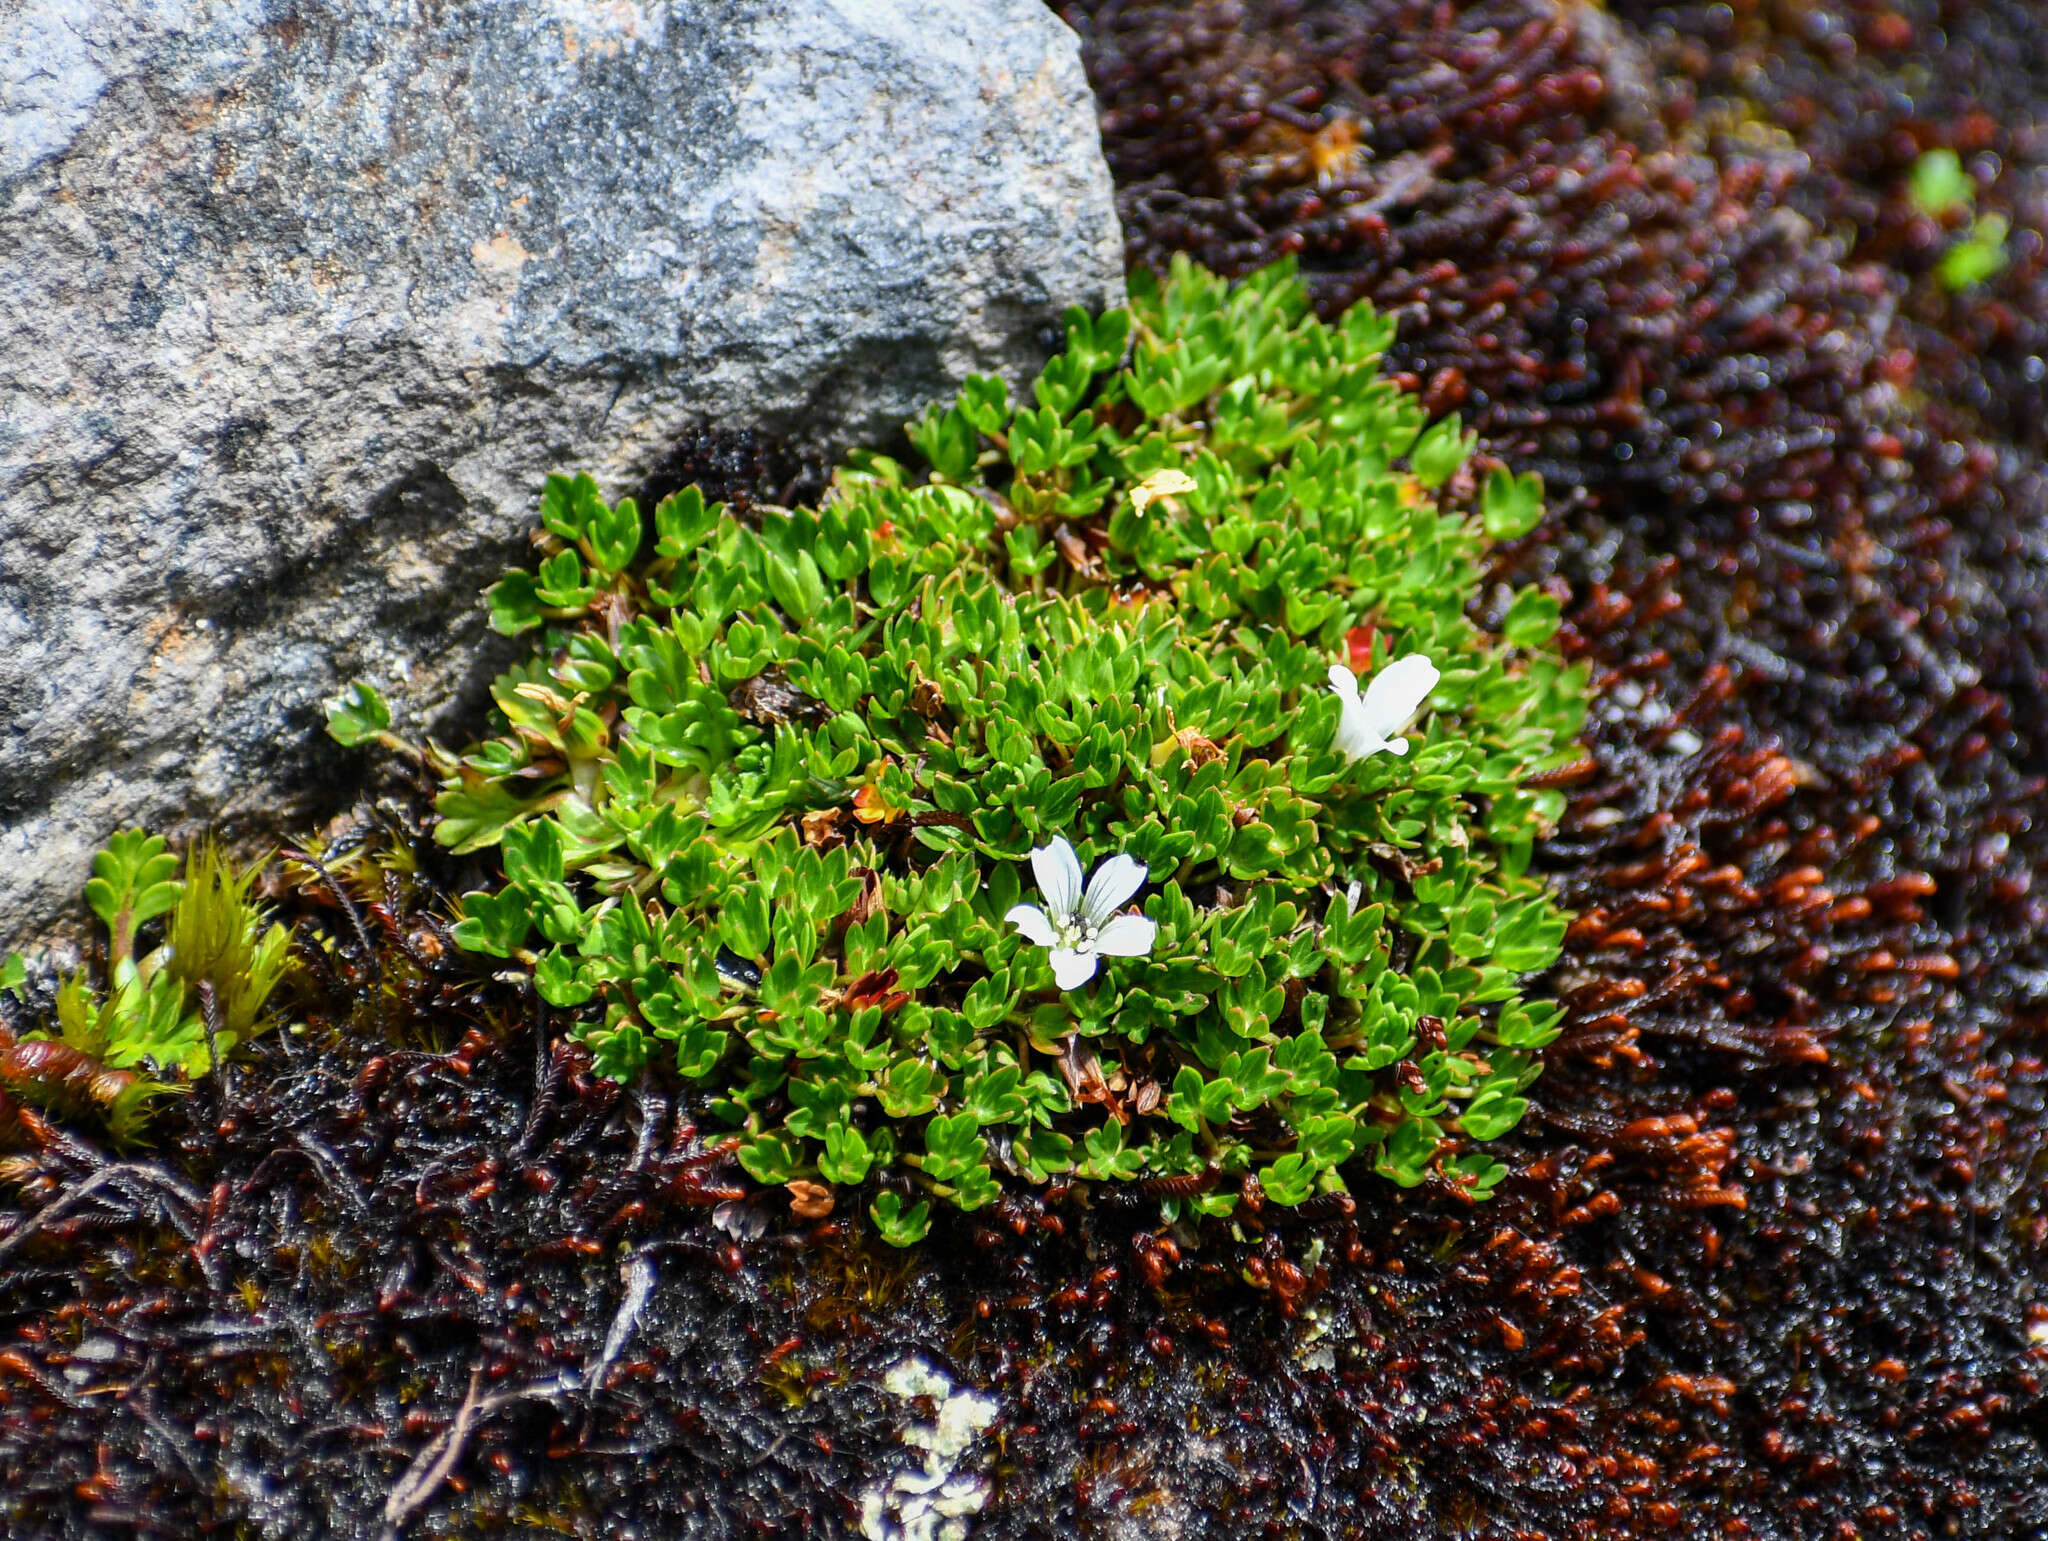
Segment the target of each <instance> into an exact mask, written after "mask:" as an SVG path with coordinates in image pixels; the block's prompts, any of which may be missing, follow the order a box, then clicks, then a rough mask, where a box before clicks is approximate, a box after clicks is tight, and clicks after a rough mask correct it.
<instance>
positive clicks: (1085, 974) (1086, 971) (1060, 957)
mask: <svg viewBox="0 0 2048 1541" xmlns="http://www.w3.org/2000/svg"><path fill="white" fill-rule="evenodd" d="M1046 956H1047V957H1048V958H1050V959H1051V960H1052V979H1053V983H1054V984H1056V985H1058V986H1059V987H1060V988H1061V989H1062V990H1078V989H1080V988H1081V986H1083V985H1085V984H1086V983H1088V981H1089V980H1091V979H1093V978H1094V977H1095V954H1094V953H1092V952H1069V951H1068V950H1067V949H1066V948H1064V947H1055V948H1054V949H1053V950H1052V951H1051V952H1050V953H1048V954H1046Z"/></svg>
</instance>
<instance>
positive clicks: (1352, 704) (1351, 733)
mask: <svg viewBox="0 0 2048 1541" xmlns="http://www.w3.org/2000/svg"><path fill="white" fill-rule="evenodd" d="M1331 747H1332V748H1333V749H1335V750H1336V751H1337V752H1338V753H1339V754H1341V755H1343V756H1344V757H1345V758H1346V759H1347V760H1362V759H1364V758H1365V757H1366V756H1367V755H1369V754H1378V753H1379V752H1380V751H1381V750H1382V749H1385V748H1386V747H1387V741H1386V740H1385V739H1383V738H1381V737H1380V736H1379V735H1378V734H1377V733H1374V732H1373V731H1372V729H1371V728H1370V727H1369V726H1367V723H1366V716H1365V708H1364V707H1363V706H1362V705H1360V704H1359V703H1358V702H1357V701H1355V700H1352V701H1346V702H1345V703H1344V710H1343V712H1342V713H1341V714H1340V715H1339V716H1338V718H1337V736H1336V738H1335V739H1333V740H1332V741H1331ZM1402 752H1403V753H1406V752H1407V751H1406V750H1405V749H1404V750H1403V751H1402Z"/></svg>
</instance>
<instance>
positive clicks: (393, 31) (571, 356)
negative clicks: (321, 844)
mask: <svg viewBox="0 0 2048 1541" xmlns="http://www.w3.org/2000/svg"><path fill="white" fill-rule="evenodd" d="M1121 293H1122V260H1121V250H1120V239H1119V233H1118V229H1117V225H1116V219H1115V214H1114V212H1113V209H1112V204H1111V194H1110V184H1109V177H1108V173H1107V170H1106V168H1105V167H1104V165H1103V162H1102V157H1101V151H1100V148H1099V145H1098V142H1097V139H1096V130H1095V115H1094V107H1093V103H1092V101H1091V100H1090V97H1089V94H1088V90H1087V84H1086V81H1085V80H1084V79H1083V76H1082V73H1081V67H1080V62H1079V58H1078V54H1077V50H1076V46H1075V43H1074V39H1073V38H1072V36H1071V34H1069V33H1068V32H1067V31H1066V29H1065V28H1064V27H1062V26H1061V25H1060V24H1059V22H1058V21H1056V20H1055V19H1054V18H1053V17H1052V16H1051V15H1050V14H1049V13H1048V12H1047V11H1046V10H1045V8H1044V7H1043V5H1042V4H1040V3H1039V0H552V3H547V0H504V3H495V4H493V3H482V0H473V3H466V4H450V5H427V4H424V3H418V0H414V3H410V4H408V3H404V0H352V3H348V4H341V3H332V4H327V5H322V4H318V3H314V4H299V5H296V6H294V5H287V4H284V3H281V0H275V3H264V0H98V3H95V0H26V3H25V5H23V4H22V3H21V0H17V4H16V6H15V7H14V8H12V9H11V11H9V12H4V13H0V940H5V939H9V938H15V939H19V938H22V937H25V936H26V935H27V934H28V933H29V932H30V931H31V930H33V929H36V928H38V927H40V926H41V925H42V924H43V923H44V922H46V921H48V920H49V919H51V918H53V917H54V916H55V915H56V914H58V913H59V912H60V911H61V910H62V909H64V908H67V907H69V906H71V905H74V904H75V903H76V896H77V895H78V892H79V889H80V885H81V884H82V881H83V878H84V875H85V872H86V867H87V862H88V859H89V856H90V853H91V851H92V849H93V848H94V846H95V845H96V844H97V843H98V842H99V841H100V840H101V839H102V838H103V837H104V836H105V835H106V834H107V833H108V832H110V831H112V830H114V829H116V828H119V827H123V826H126V825H129V824H133V823H136V822H140V821H149V822H151V823H152V824H154V825H156V826H159V827H164V826H185V827H190V826H193V825H196V824H198V823H202V822H212V821H220V820H231V821H240V822H249V821H254V822H256V823H258V824H261V823H264V822H266V821H269V822H272V823H277V822H279V821H289V820H292V819H297V818H302V817H304V816H306V815H307V814H308V813H309V812H311V811H312V810H311V807H310V804H309V801H308V792H307V789H308V788H309V786H310V785H311V784H312V782H313V780H314V779H315V777H316V774H317V772H318V771H319V770H320V767H321V765H322V763H323V762H322V759H321V757H322V755H323V754H326V753H327V752H328V751H327V746H324V745H323V744H322V742H321V737H320V734H319V731H318V722H319V703H320V702H321V700H322V699H323V698H324V697H325V696H327V695H328V694H329V693H331V692H332V691H333V690H334V689H335V688H336V687H337V685H338V684H339V683H341V682H343V681H345V680H346V679H348V678H349V677H351V676H355V675H361V676H365V677H368V678H370V679H372V680H374V681H376V682H377V683H378V684H380V685H381V686H383V687H384V688H385V689H386V690H387V691H389V692H390V693H391V694H392V695H393V696H394V700H395V704H396V705H397V706H398V709H399V710H400V712H401V713H402V714H403V715H404V716H405V718H406V719H407V720H408V721H409V722H410V723H412V724H414V725H418V724H422V723H428V724H432V723H435V722H437V720H440V721H441V722H442V724H443V726H444V727H445V726H446V722H445V716H446V714H447V713H448V712H449V711H450V710H452V709H453V703H457V702H459V701H461V700H462V699H464V693H465V690H467V689H469V688H470V686H471V682H472V679H473V676H474V674H475V671H476V668H477V664H476V660H477V658H478V657H479V656H480V654H479V651H478V649H479V645H480V644H481V643H482V642H483V641H484V633H483V615H482V611H481V608H480V606H479V604H478V601H477V593H478V590H479V588H480V587H481V586H482V585H484V584H486V583H488V582H489V581H491V580H492V579H493V578H495V577H496V576H497V574H498V573H499V572H500V571H501V570H502V568H503V567H504V566H505V565H506V564H507V563H509V562H510V561H513V560H515V559H517V558H518V557H519V556H520V554H521V553H522V549H523V548H522V540H523V536H524V532H525V531H526V530H527V529H529V528H530V527H531V526H532V524H533V523H534V521H535V517H536V508H537V498H538V493H539V488H540V484H541V481H542V479H543V478H544V476H545V475H546V473H547V472H548V471H550V470H552V469H556V468H558V467H560V468H567V467H575V468H582V469H588V470H590V471H591V472H593V474H595V475H596V476H597V477H598V479H599V481H600V483H601V484H603V485H604V486H605V488H606V489H607V491H608V492H610V493H612V494H613V495H615V496H616V495H618V494H620V493H623V492H625V491H629V490H631V487H632V485H633V484H634V483H635V482H636V481H637V479H638V478H639V477H640V476H641V475H642V474H644V473H645V472H646V471H647V470H648V469H649V468H650V466H651V465H652V464H653V463H655V462H656V461H658V459H659V458H660V456H661V455H662V453H663V452H664V451H665V449H666V448H667V447H669V446H670V445H671V444H672V443H673V442H674V441H675V440H676V438H677V436H678V435H679V434H680V433H682V432H684V431H686V430H687V429H689V428H690V427H692V426H694V425H696V424H699V423H702V422H705V421H717V422H720V423H725V424H740V423H744V424H753V425H759V426H760V427H762V428H764V429H766V430H767V431H768V432H770V433H771V434H774V435H777V436H779V437H782V438H784V439H787V440H789V441H791V442H793V443H796V444H799V445H808V446H817V447H824V448H828V449H831V448H837V447H839V446H842V445H844V444H846V443H849V442H860V441H872V440H885V439H887V438H888V437H889V436H891V435H892V434H893V433H895V432H896V431H897V429H898V427H899V425H900V424H901V423H902V421H903V420H904V419H905V418H907V417H909V416H911V415H913V414H914V412H915V411H916V410H917V409H918V408H919V407H920V406H921V404H922V403H924V402H925V401H927V400H929V399H931V398H932V397H934V396H936V395H938V394H940V393H942V392H944V391H945V390H947V389H949V388H950V387H951V386H952V385H954V384H956V383H957V382H958V381H959V380H960V379H961V378H962V377H963V376H964V375H966V374H969V373H973V372H997V373H1002V374H1004V375H1007V376H1009V377H1010V378H1011V380H1012V382H1013V384H1021V383H1022V381H1023V380H1024V379H1026V378H1028V376H1029V374H1030V373H1031V372H1032V371H1033V370H1035V368H1036V367H1037V365H1038V364H1039V362H1041V360H1042V358H1043V351H1042V350H1043V347H1044V339H1045V331H1046V328H1047V326H1048V323H1051V322H1054V321H1056V320H1057V318H1058V316H1059V314H1060V312H1061V310H1062V309H1063V308H1064V307H1065V306H1067V305H1069V304H1075V303H1079V304H1083V305H1087V306H1090V307H1097V306H1101V305H1104V304H1107V303H1114V302H1116V301H1117V300H1119V299H1120V297H1121ZM329 763H331V762H329Z"/></svg>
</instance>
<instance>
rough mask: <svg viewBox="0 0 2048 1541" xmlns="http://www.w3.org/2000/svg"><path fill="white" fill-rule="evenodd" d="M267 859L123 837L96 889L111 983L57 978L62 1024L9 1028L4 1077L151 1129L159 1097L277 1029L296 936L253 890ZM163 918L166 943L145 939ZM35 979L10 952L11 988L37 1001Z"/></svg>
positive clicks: (129, 1125)
mask: <svg viewBox="0 0 2048 1541" xmlns="http://www.w3.org/2000/svg"><path fill="white" fill-rule="evenodd" d="M261 867H262V864H261V863H260V862H259V863H257V864H255V865H253V866H250V867H247V868H242V869H238V868H236V867H235V865H234V864H233V863H232V862H230V861H229V860H228V858H227V857H226V856H225V855H223V854H222V852H221V850H220V848H219V847H218V846H217V845H215V844H213V843H212V842H211V841H208V842H206V843H204V844H201V845H200V846H198V847H197V848H196V849H194V850H193V851H191V852H189V853H188V854H186V855H184V856H178V855H173V854H172V853H171V852H169V851H168V850H167V849H166V848H165V842H164V840H163V838H162V837H161V836H158V835H150V834H146V833H144V832H143V831H141V830H139V829H137V830H127V831H125V832H123V833H121V834H118V835H115V836H114V837H113V839H112V840H110V841H108V843H107V848H106V849H105V850H103V851H101V852H100V853H99V854H98V855H96V856H95V857H94V858H93V863H92V872H93V875H92V878H91V880H90V881H88V882H87V884H86V885H85V897H86V903H87V904H89V905H90V906H91V907H92V911H93V913H94V914H95V915H97V916H98V917H99V918H100V921H101V923H102V924H104V925H105V926H106V928H107V943H106V965H107V967H106V979H105V987H104V988H102V987H101V986H100V985H98V984H96V983H95V982H94V981H93V979H92V978H91V976H90V975H89V974H88V973H87V972H85V971H84V970H80V971H79V972H78V973H75V974H73V975H71V976H70V977H69V978H67V979H64V980H63V981H61V982H60V983H59V984H58V986H57V993H56V1013H55V1015H56V1022H55V1026H54V1030H38V1031H33V1032H29V1033H26V1034H23V1035H22V1036H21V1037H20V1039H19V1040H17V1039H16V1038H15V1036H14V1034H13V1033H11V1032H9V1031H7V1030H5V1029H0V1048H4V1052H0V1087H4V1089H5V1090H7V1091H10V1092H13V1093H15V1094H17V1095H20V1096H25V1097H27V1098H29V1099H30V1100H32V1101H36V1102H40V1103H43V1104H45V1105H49V1106H53V1107H56V1108H58V1109H60V1110H62V1111H65V1112H67V1113H71V1114H73V1115H79V1114H85V1113H97V1114H98V1116H99V1117H100V1118H101V1119H102V1121H103V1122H104V1123H105V1124H106V1125H107V1127H108V1129H109V1131H110V1132H111V1133H112V1134H113V1135H114V1137H115V1138H116V1139H118V1140H123V1141H126V1140H130V1139H134V1138H137V1137H139V1136H140V1134H141V1133H142V1131H143V1128H144V1126H145V1124H146V1121H147V1113H148V1108H149V1105H150V1103H152V1102H153V1101H154V1100H155V1099H156V1098H158V1097H162V1096H165V1095H168V1094H170V1093H172V1092H175V1091H178V1090H180V1089H181V1086H180V1081H181V1080H182V1079H189V1078H193V1077H197V1076H201V1075H204V1074H205V1073H206V1072H207V1071H208V1070H210V1069H212V1068H213V1065H214V1056H215V1054H216V1053H219V1054H223V1055H224V1054H226V1053H227V1052H228V1051H229V1050H231V1049H233V1048H234V1047H235V1046H236V1045H237V1044H239V1043H246V1042H247V1041H248V1040H249V1039H250V1038H252V1037H254V1036H255V1035H256V1034H257V1033H259V1032H261V1031H263V1030H264V1029H265V1028H266V1027H267V1026H269V1018H268V1016H267V1015H266V1008H267V1006H268V1004H269V1001H270V998H271V996H272V994H273V993H274V992H275V991H276V989H277V987H278V985H279V984H280V983H281V982H282V981H283V979H284V977H285V974H286V973H287V972H288V970H289V969H290V967H291V955H290V945H291V936H290V933H289V932H287V931H286V930H285V928H284V927H283V926H280V925H270V924H266V919H267V918H266V916H265V915H264V913H263V911H262V908H261V907H260V906H259V905H257V904H256V903H254V902H253V901H252V900H251V898H250V889H251V888H252V887H253V886H254V884H255V880H256V874H257V873H258V872H259V871H260V870H261ZM181 870H182V874H183V875H182V877H181V876H180V873H181ZM159 918H161V919H162V921H163V926H162V932H163V936H162V940H161V942H159V943H158V945H156V946H154V947H149V948H145V947H144V946H143V942H142V937H143V929H144V927H146V926H149V925H150V924H151V923H152V922H154V921H156V920H158V919H159ZM27 987H28V967H27V963H26V961H25V960H24V959H23V958H21V957H20V956H19V955H18V954H10V955H9V956H8V958H7V959H6V961H5V963H4V964H0V990H6V991H10V992H12V993H14V994H15V995H17V996H19V997H23V998H26V996H27V994H28V988H27Z"/></svg>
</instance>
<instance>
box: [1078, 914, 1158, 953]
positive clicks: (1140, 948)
mask: <svg viewBox="0 0 2048 1541" xmlns="http://www.w3.org/2000/svg"><path fill="white" fill-rule="evenodd" d="M1158 939H1159V927H1158V925H1157V924H1156V923H1155V922H1153V921H1151V920H1149V919H1147V918H1146V917H1145V916H1143V915H1115V916H1112V917H1110V922H1109V924H1108V925H1106V926H1104V927H1103V928H1102V929H1101V930H1100V931H1099V932H1097V933H1096V936H1095V941H1094V944H1093V945H1094V948H1095V950H1096V951H1097V952H1099V953H1101V954H1102V956H1103V957H1105V958H1142V957H1144V956H1145V954H1147V953H1148V952H1150V951H1151V950H1152V944H1153V943H1154V942H1155V941H1157V940H1158Z"/></svg>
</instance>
